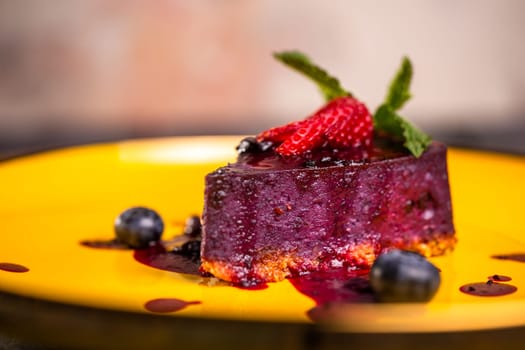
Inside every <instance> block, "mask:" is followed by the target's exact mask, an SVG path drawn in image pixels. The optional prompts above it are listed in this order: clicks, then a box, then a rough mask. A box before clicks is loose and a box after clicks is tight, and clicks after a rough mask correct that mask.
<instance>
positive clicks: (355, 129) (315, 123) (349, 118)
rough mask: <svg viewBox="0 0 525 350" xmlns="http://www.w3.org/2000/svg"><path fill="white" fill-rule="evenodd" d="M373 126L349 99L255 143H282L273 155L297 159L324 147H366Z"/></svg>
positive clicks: (266, 133) (341, 99) (332, 103)
mask: <svg viewBox="0 0 525 350" xmlns="http://www.w3.org/2000/svg"><path fill="white" fill-rule="evenodd" d="M372 136H373V122H372V117H371V116H370V113H369V112H368V109H367V108H366V106H365V105H364V104H363V103H361V102H359V101H358V100H356V99H354V98H352V97H339V98H336V99H334V100H332V101H330V102H329V103H328V104H326V105H325V106H324V107H323V108H321V109H320V110H318V111H317V112H316V113H315V114H313V115H312V116H310V117H308V118H306V119H304V120H301V121H296V122H292V123H289V124H287V125H284V126H280V127H276V128H272V129H269V130H267V131H264V132H262V133H261V134H259V135H258V136H257V139H258V140H259V141H263V140H269V141H273V142H282V143H281V145H280V146H279V147H277V148H276V151H277V152H278V153H279V154H281V155H283V156H289V155H299V154H302V153H304V152H306V151H308V150H313V149H315V148H317V147H320V146H323V145H324V144H325V143H328V144H329V145H330V146H331V147H333V148H349V147H354V148H358V147H368V146H370V145H371V144H372Z"/></svg>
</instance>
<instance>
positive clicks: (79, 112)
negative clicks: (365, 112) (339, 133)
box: [0, 0, 525, 153]
mask: <svg viewBox="0 0 525 350" xmlns="http://www.w3.org/2000/svg"><path fill="white" fill-rule="evenodd" d="M524 15H525V1H522V0H502V1H491V0H458V1H439V0H397V1H389V0H369V1H354V0H332V1H329V2H321V1H315V0H302V1H279V0H251V1H250V0H220V1H218V0H194V1H183V0H156V1H146V0H143V1H140V0H129V1H125V0H54V1H39V0H17V1H9V0H0V151H2V150H3V151H4V153H5V152H9V151H10V152H13V150H14V151H15V152H16V151H19V150H24V151H26V150H28V149H29V150H30V149H35V148H36V149H38V148H46V147H57V146H62V145H67V144H76V143H85V142H95V141H106V140H116V139H122V138H129V137H144V136H165V135H185V134H211V133H256V132H257V131H259V130H261V129H263V128H266V127H269V126H271V125H274V124H280V123H285V122H286V121H289V120H291V119H294V118H295V119H298V118H302V117H304V116H306V115H307V114H309V113H310V112H312V111H313V110H315V109H316V108H317V107H319V105H320V103H321V102H322V101H321V98H320V96H319V94H318V93H317V91H316V88H315V86H313V85H312V84H311V83H310V82H309V81H307V80H305V79H304V78H303V77H301V76H299V75H297V74H296V73H294V72H291V71H289V70H287V69H286V68H284V67H283V66H281V65H280V64H279V63H277V62H276V61H274V60H273V59H272V57H271V53H272V52H273V51H278V50H283V49H300V50H301V51H304V52H306V53H308V55H309V56H311V57H312V58H313V59H314V60H315V61H317V62H319V63H320V64H321V65H323V66H324V67H326V68H327V69H328V70H329V71H330V72H332V73H333V74H334V75H337V76H338V77H339V78H340V80H341V81H342V82H343V84H344V86H346V87H347V88H348V89H350V90H351V91H352V92H353V93H354V94H355V95H357V96H358V97H359V98H360V99H362V100H364V101H365V102H366V103H367V104H368V106H369V108H370V109H371V110H374V109H375V108H376V106H377V105H378V104H379V103H380V101H381V99H382V98H383V96H384V94H385V91H386V87H387V84H388V82H389V80H390V79H391V77H392V75H393V74H394V72H395V70H396V69H397V66H398V64H399V62H400V59H401V57H402V56H403V55H408V56H409V57H411V59H412V61H413V63H414V65H415V79H414V82H413V92H414V98H413V100H412V101H411V102H410V103H409V104H408V105H407V107H405V110H404V115H405V116H407V118H408V119H410V120H412V121H413V122H414V123H416V124H417V125H419V126H420V127H421V128H423V129H425V130H426V131H428V132H429V133H431V134H434V135H435V136H436V137H441V138H444V139H446V140H448V141H449V142H452V143H455V144H459V145H463V144H464V145H474V146H482V147H483V146H487V145H488V146H489V147H492V148H496V149H497V148H498V147H499V148H502V149H503V150H511V151H512V150H514V149H515V148H516V147H520V150H521V147H524V148H525V146H523V141H522V137H521V135H522V131H524V130H525V127H524V125H525V96H524V95H525V44H524V42H525V40H524V39H523V37H524V35H525V21H524V20H523V16H524ZM486 137H488V139H487V140H489V141H485V140H486ZM487 142H488V144H487ZM524 151H525V150H524Z"/></svg>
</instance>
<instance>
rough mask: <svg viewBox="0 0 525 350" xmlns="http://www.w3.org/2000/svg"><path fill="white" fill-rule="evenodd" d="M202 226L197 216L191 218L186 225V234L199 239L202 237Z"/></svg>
mask: <svg viewBox="0 0 525 350" xmlns="http://www.w3.org/2000/svg"><path fill="white" fill-rule="evenodd" d="M201 230H202V225H201V219H200V218H199V217H198V216H197V215H192V216H189V217H188V218H187V219H186V223H185V224H184V234H185V235H188V236H191V237H199V236H200V235H201Z"/></svg>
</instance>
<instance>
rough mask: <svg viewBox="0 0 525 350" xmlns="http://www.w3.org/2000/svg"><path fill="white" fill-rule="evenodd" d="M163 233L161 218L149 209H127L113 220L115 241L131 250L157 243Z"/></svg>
mask: <svg viewBox="0 0 525 350" xmlns="http://www.w3.org/2000/svg"><path fill="white" fill-rule="evenodd" d="M163 231H164V222H163V221H162V218H161V217H160V215H159V214H157V212H155V211H154V210H152V209H149V208H144V207H133V208H129V209H127V210H126V211H124V212H123V213H121V214H120V215H119V216H118V217H117V219H116V220H115V234H116V236H117V239H118V240H119V241H120V242H122V243H124V244H126V245H128V246H129V247H131V248H145V247H147V246H149V245H150V244H151V243H152V242H157V241H159V240H160V237H161V236H162V232H163Z"/></svg>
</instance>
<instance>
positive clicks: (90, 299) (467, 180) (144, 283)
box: [0, 136, 525, 332]
mask: <svg viewBox="0 0 525 350" xmlns="http://www.w3.org/2000/svg"><path fill="white" fill-rule="evenodd" d="M239 139H240V137H239V136H215V137H180V138H167V139H153V140H137V141H126V142H120V143H114V144H102V145H92V146H83V147H75V148H69V149H63V150H58V151H53V152H47V153H42V154H37V155H34V156H28V157H24V158H19V159H14V160H11V161H6V162H3V163H0V183H1V184H2V191H1V193H2V195H1V201H0V230H1V233H0V234H1V236H0V237H1V238H0V262H9V263H15V264H20V265H23V266H26V267H27V268H29V271H28V272H26V273H11V272H7V271H3V270H0V290H1V291H3V292H8V293H12V294H16V295H20V296H29V297H33V298H37V299H42V300H51V301H58V302H61V303H68V304H75V305H82V306H89V307H96V308H107V309H111V310H118V311H120V310H122V311H132V312H137V313H148V312H149V311H147V310H146V309H145V308H144V305H145V303H146V302H147V301H149V300H152V299H157V298H177V299H181V300H185V301H190V302H191V301H199V302H200V304H191V305H188V307H186V308H185V309H183V310H180V311H178V312H174V313H171V314H169V315H174V316H185V317H192V318H211V319H236V320H250V321H251V320H254V321H272V322H273V321H275V322H294V323H297V322H299V323H310V322H311V321H310V319H309V318H308V316H307V311H308V310H309V309H311V308H312V307H314V306H315V303H314V301H313V300H311V299H310V298H309V297H307V296H305V295H303V294H301V293H299V292H298V291H297V290H296V289H295V288H294V287H293V286H292V284H291V283H290V282H289V281H284V282H280V283H273V284H270V285H269V287H268V288H267V289H261V290H242V289H239V288H235V287H230V286H225V285H221V284H218V285H215V286H210V285H206V284H203V283H202V279H201V278H200V277H197V276H192V275H184V274H178V273H174V272H168V271H162V270H157V269H153V268H151V267H148V266H145V265H142V264H139V263H138V262H136V261H135V260H134V258H133V254H132V252H131V251H127V250H104V249H90V248H86V247H84V246H82V245H80V244H79V242H80V241H82V240H85V239H111V238H112V237H113V221H114V219H115V217H116V216H117V215H118V214H119V213H120V212H121V211H123V210H124V209H126V208H128V207H131V206H135V205H143V206H148V207H152V208H154V209H156V210H157V211H158V212H159V213H160V214H161V216H162V217H163V218H164V219H165V221H166V223H167V225H166V226H167V227H166V231H165V233H164V238H169V237H172V236H175V235H178V234H180V233H181V232H182V225H183V222H184V220H185V218H186V217H187V216H188V215H191V214H199V213H200V212H201V209H202V199H203V190H204V182H203V177H204V175H205V174H206V173H208V172H209V171H211V170H214V169H215V168H217V167H219V166H221V165H223V164H225V163H226V162H228V161H232V160H234V159H235V151H234V146H235V145H236V144H237V143H238V141H239ZM449 171H450V180H451V187H452V196H453V206H454V217H455V224H456V229H457V234H458V238H459V243H458V245H457V248H456V250H455V252H454V253H452V254H450V255H448V256H445V257H439V258H435V259H432V260H433V262H434V263H435V264H436V265H437V266H438V267H439V268H440V269H441V270H442V284H441V287H440V289H439V292H438V294H437V295H436V297H435V298H434V299H433V300H432V302H430V303H428V304H415V305H410V304H407V305H404V304H402V305H385V304H352V305H347V306H341V307H338V308H336V309H334V310H331V311H330V312H331V322H330V325H331V326H332V327H334V329H336V330H338V331H343V332H441V331H458V330H476V329H493V328H500V327H511V326H524V325H525V264H523V263H519V262H514V261H508V260H497V259H493V258H491V256H492V255H494V254H510V253H525V225H524V224H523V208H524V206H523V205H522V202H523V198H525V185H524V183H523V179H525V160H524V159H523V158H520V157H513V156H504V155H496V154H490V153H482V152H473V151H465V150H458V149H452V150H450V152H449ZM494 274H500V275H506V276H511V277H512V278H513V279H512V281H510V282H508V283H510V284H513V285H515V286H517V287H518V290H517V291H516V292H515V293H513V294H510V295H506V296H501V297H475V296H470V295H467V294H463V293H461V292H460V291H459V290H458V288H459V287H460V286H461V285H463V284H466V283H470V282H483V281H486V280H487V277H488V276H490V275H494Z"/></svg>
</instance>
